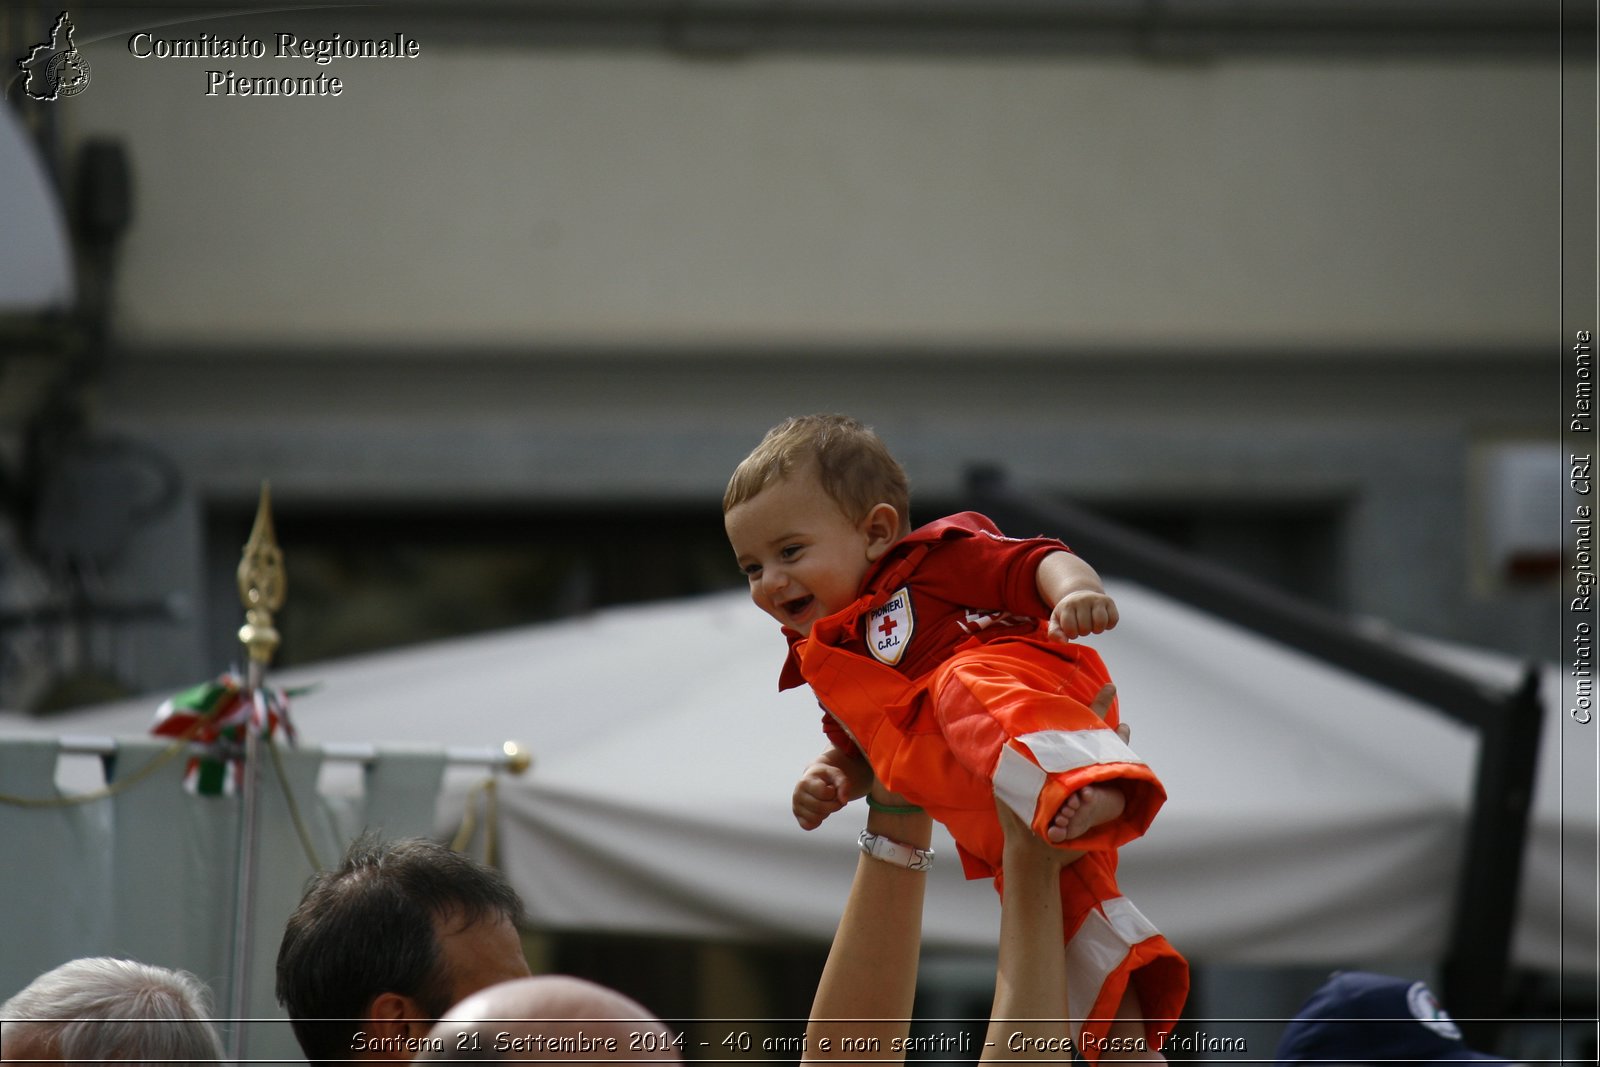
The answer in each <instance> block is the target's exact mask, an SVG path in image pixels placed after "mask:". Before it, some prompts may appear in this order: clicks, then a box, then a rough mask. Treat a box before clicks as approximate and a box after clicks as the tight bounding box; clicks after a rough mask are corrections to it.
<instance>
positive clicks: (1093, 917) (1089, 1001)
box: [1067, 911, 1128, 1039]
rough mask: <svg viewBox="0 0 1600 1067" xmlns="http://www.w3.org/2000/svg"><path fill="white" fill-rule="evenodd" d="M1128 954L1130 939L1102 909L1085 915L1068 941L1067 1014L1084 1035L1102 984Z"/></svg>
mask: <svg viewBox="0 0 1600 1067" xmlns="http://www.w3.org/2000/svg"><path fill="white" fill-rule="evenodd" d="M1127 958H1128V945H1127V943H1126V942H1125V941H1123V940H1122V938H1121V936H1120V935H1118V933H1117V931H1116V929H1115V928H1114V927H1112V925H1111V923H1110V922H1109V921H1107V919H1106V917H1105V916H1104V915H1101V914H1100V912H1099V911H1090V912H1089V914H1088V915H1085V916H1084V918H1083V925H1082V926H1079V927H1078V932H1077V933H1076V934H1073V935H1072V940H1071V941H1069V942H1067V1016H1068V1017H1069V1018H1070V1019H1071V1020H1072V1028H1073V1031H1074V1032H1075V1033H1077V1034H1078V1036H1079V1038H1080V1039H1081V1038H1082V1036H1083V1031H1084V1023H1085V1020H1087V1019H1088V1018H1089V1017H1090V1015H1091V1014H1092V1013H1093V1011H1094V1002H1095V1000H1096V999H1097V998H1098V997H1099V996H1100V987H1101V986H1103V985H1105V984H1106V979H1107V978H1110V977H1111V975H1112V974H1113V973H1114V972H1115V971H1116V969H1117V968H1118V967H1120V966H1122V961H1123V960H1125V959H1127Z"/></svg>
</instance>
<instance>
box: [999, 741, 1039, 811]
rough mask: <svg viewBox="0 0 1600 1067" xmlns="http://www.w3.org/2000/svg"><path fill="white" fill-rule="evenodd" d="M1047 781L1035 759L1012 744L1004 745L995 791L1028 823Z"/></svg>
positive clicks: (1001, 750)
mask: <svg viewBox="0 0 1600 1067" xmlns="http://www.w3.org/2000/svg"><path fill="white" fill-rule="evenodd" d="M1044 782H1045V774H1044V772H1043V771H1041V770H1040V769H1039V768H1038V767H1037V766H1036V765H1035V764H1034V762H1033V761H1032V760H1030V759H1029V758H1028V757H1027V756H1024V755H1023V754H1022V753H1020V752H1018V751H1017V750H1016V749H1014V748H1012V747H1011V746H1010V745H1002V746H1001V748H1000V761H999V762H998V763H996V764H995V768H994V791H995V792H996V793H998V794H999V795H1000V799H1001V800H1003V801H1005V802H1006V804H1007V805H1008V806H1009V807H1010V808H1011V810H1012V811H1014V812H1016V813H1017V815H1018V817H1020V818H1021V819H1022V821H1023V822H1025V823H1032V822H1033V810H1034V809H1035V808H1037V807H1038V806H1039V791H1040V790H1041V789H1043V788H1044Z"/></svg>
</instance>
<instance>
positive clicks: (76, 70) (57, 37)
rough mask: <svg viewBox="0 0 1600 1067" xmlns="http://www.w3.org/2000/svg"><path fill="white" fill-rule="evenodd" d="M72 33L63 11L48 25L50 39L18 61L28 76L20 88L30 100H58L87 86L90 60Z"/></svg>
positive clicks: (70, 20) (37, 45)
mask: <svg viewBox="0 0 1600 1067" xmlns="http://www.w3.org/2000/svg"><path fill="white" fill-rule="evenodd" d="M72 32H73V25H72V17H71V16H70V15H68V14H67V13H66V12H65V11H63V12H62V13H61V14H60V15H59V16H58V17H57V18H56V24H55V25H54V26H52V27H51V28H50V40H49V41H46V42H45V43H43V44H36V45H34V46H33V47H32V48H31V49H29V51H28V54H27V56H26V57H24V58H23V59H19V60H18V61H17V66H18V67H20V68H21V69H22V71H23V73H25V74H26V75H27V76H28V79H27V81H26V82H24V83H23V86H22V91H23V92H24V93H26V94H27V95H28V98H29V99H30V100H47V101H48V100H61V99H63V98H65V97H69V96H77V95H78V94H79V93H81V92H83V91H84V90H85V89H87V88H88V87H89V61H88V60H87V59H84V58H83V53H82V52H79V51H78V46H77V45H76V44H74V43H73V41H72Z"/></svg>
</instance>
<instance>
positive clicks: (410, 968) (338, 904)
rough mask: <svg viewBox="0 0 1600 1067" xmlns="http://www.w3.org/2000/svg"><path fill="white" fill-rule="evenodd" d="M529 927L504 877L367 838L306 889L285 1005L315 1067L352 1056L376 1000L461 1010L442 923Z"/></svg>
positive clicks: (450, 857)
mask: <svg viewBox="0 0 1600 1067" xmlns="http://www.w3.org/2000/svg"><path fill="white" fill-rule="evenodd" d="M446 917H448V918H450V919H453V920H456V921H459V922H461V923H462V924H464V925H467V926H471V925H473V924H475V923H477V922H479V921H481V920H484V919H489V920H496V919H500V918H502V917H503V918H507V919H510V920H511V921H512V922H517V921H520V920H521V918H522V900H521V898H520V897H518V896H517V892H516V890H514V889H512V888H511V884H510V883H509V882H507V881H506V880H505V877H504V876H503V875H501V874H500V872H498V871H496V870H493V869H492V868H489V867H485V866H483V865H481V864H479V863H477V862H475V861H474V860H472V859H470V858H469V857H467V856H464V855H462V854H461V853H459V852H453V851H451V850H450V849H449V848H446V847H445V846H444V845H441V844H439V843H438V842H435V841H429V840H426V839H424V838H403V839H401V840H398V841H392V842H386V841H383V840H381V839H380V838H378V837H377V836H375V835H373V834H370V833H368V834H363V835H362V836H361V837H359V838H357V839H356V840H355V841H354V842H353V843H352V844H351V845H350V848H349V850H348V851H347V852H346V853H345V856H344V859H343V861H342V862H341V863H340V864H339V866H338V868H337V869H335V870H331V871H321V872H319V873H317V874H316V875H314V876H313V877H312V879H311V881H310V882H309V883H308V884H307V886H306V892H305V895H304V896H303V897H302V898H301V900H300V906H299V907H298V908H296V909H295V911H294V914H293V915H291V916H290V917H289V924H288V926H287V927H286V928H285V929H284V931H283V941H282V943H281V944H280V945H279V946H278V986H277V993H278V1003H280V1004H282V1005H283V1007H284V1010H285V1011H287V1012H288V1013H289V1021H290V1025H291V1026H293V1027H294V1035H295V1039H296V1040H298V1041H299V1042H300V1048H301V1049H302V1050H303V1051H304V1052H305V1054H306V1058H307V1059H308V1060H309V1061H310V1062H311V1063H312V1064H334V1063H340V1062H342V1061H344V1060H347V1059H348V1058H349V1056H350V1045H351V1040H352V1038H353V1037H354V1035H355V1033H356V1031H357V1030H358V1029H360V1026H361V1020H362V1019H363V1017H364V1016H365V1014H366V1012H367V1009H368V1007H369V1006H370V1005H371V1003H372V1001H373V999H374V998H376V997H377V996H379V995H380V994H383V993H399V994H402V995H404V996H408V997H411V998H412V999H413V1000H415V1001H416V1002H417V1005H418V1007H419V1008H420V1009H421V1010H423V1011H425V1012H427V1013H428V1018H430V1019H438V1018H439V1016H441V1015H443V1014H444V1013H445V1012H446V1011H448V1010H449V1009H450V1007H451V1001H450V976H449V975H447V974H445V973H443V967H442V966H441V963H440V959H439V942H438V937H437V935H436V932H435V923H436V922H437V921H438V920H439V919H441V918H446Z"/></svg>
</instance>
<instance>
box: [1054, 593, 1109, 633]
mask: <svg viewBox="0 0 1600 1067" xmlns="http://www.w3.org/2000/svg"><path fill="white" fill-rule="evenodd" d="M1116 624H1117V604H1116V601H1114V600H1112V599H1111V598H1110V597H1109V596H1107V595H1106V594H1104V593H1097V592H1094V591H1092V590H1088V589H1083V590H1079V591H1078V592H1076V593H1068V594H1067V595H1066V596H1064V597H1062V598H1061V600H1060V602H1059V603H1058V604H1056V607H1055V610H1054V611H1052V612H1051V613H1050V638H1051V640H1053V641H1071V640H1073V639H1074V638H1078V637H1087V636H1088V635H1089V634H1103V633H1105V632H1106V631H1107V630H1109V629H1111V628H1112V627H1113V626H1115V625H1116Z"/></svg>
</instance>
